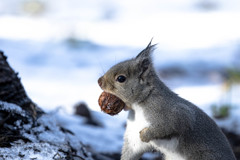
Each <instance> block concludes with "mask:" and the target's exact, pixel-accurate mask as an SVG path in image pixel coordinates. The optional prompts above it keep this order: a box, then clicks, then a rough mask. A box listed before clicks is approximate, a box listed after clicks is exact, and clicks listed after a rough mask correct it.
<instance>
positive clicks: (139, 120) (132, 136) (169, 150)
mask: <svg viewBox="0 0 240 160" xmlns="http://www.w3.org/2000/svg"><path fill="white" fill-rule="evenodd" d="M132 108H133V110H134V111H135V119H134V120H133V121H132V120H128V121H127V128H126V132H125V137H126V138H127V139H128V142H129V144H130V145H131V146H132V149H133V152H142V151H147V150H149V149H150V148H155V149H156V150H158V151H160V152H161V153H163V154H164V155H165V160H185V158H183V157H182V156H181V155H180V154H179V153H177V152H176V148H177V146H178V139H177V138H172V139H171V140H152V141H150V142H149V143H145V142H142V141H141V139H140V134H139V132H140V131H141V130H142V129H144V128H145V127H148V126H149V125H150V123H149V122H148V121H147V120H146V118H145V117H144V114H143V110H142V108H141V107H140V106H138V105H137V104H134V105H133V106H132Z"/></svg>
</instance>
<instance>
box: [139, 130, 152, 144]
mask: <svg viewBox="0 0 240 160" xmlns="http://www.w3.org/2000/svg"><path fill="white" fill-rule="evenodd" d="M148 131H149V129H148V128H147V127H146V128H143V129H142V130H141V131H140V132H139V133H140V139H141V140H142V141H143V142H149V141H150V137H149V134H148Z"/></svg>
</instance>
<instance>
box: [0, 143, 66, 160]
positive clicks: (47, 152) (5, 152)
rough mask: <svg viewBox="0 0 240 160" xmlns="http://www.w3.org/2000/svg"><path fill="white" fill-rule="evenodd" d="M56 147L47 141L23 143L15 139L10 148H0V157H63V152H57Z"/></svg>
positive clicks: (40, 159) (44, 158) (42, 159)
mask: <svg viewBox="0 0 240 160" xmlns="http://www.w3.org/2000/svg"><path fill="white" fill-rule="evenodd" d="M58 149H59V148H58V147H55V146H53V145H50V144H49V143H24V142H22V141H17V142H15V143H14V144H13V147H11V148H3V149H2V148H1V149H0V158H3V159H4V160H12V159H14V160H22V159H37V160H46V159H49V160H50V159H54V158H56V159H61V158H62V159H63V158H65V156H64V155H63V153H61V152H58Z"/></svg>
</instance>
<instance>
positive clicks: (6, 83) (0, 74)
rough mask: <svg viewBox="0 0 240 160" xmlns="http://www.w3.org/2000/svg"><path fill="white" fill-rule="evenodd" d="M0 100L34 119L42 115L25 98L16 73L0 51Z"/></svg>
mask: <svg viewBox="0 0 240 160" xmlns="http://www.w3.org/2000/svg"><path fill="white" fill-rule="evenodd" d="M0 100H2V101H5V102H8V103H14V104H16V105H18V106H20V107H21V108H22V109H23V110H25V111H26V112H27V113H28V114H29V115H31V117H33V118H34V119H36V117H37V113H43V112H42V110H41V109H40V108H38V107H37V106H36V104H35V103H34V102H33V101H32V100H31V99H30V98H29V97H28V96H27V94H26V92H25V90H24V87H23V85H22V84H21V81H20V78H19V77H18V73H16V72H15V71H14V70H13V69H12V68H11V67H10V65H9V64H8V62H7V57H6V56H5V55H4V54H3V52H2V51H0Z"/></svg>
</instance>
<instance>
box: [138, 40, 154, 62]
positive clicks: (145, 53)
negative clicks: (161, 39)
mask: <svg viewBox="0 0 240 160" xmlns="http://www.w3.org/2000/svg"><path fill="white" fill-rule="evenodd" d="M156 45H157V44H154V45H152V39H151V41H150V42H149V44H148V46H147V47H146V48H145V49H144V50H142V51H141V52H140V53H139V54H138V55H137V57H136V59H145V58H149V59H151V54H152V52H153V50H154V49H155V46H156Z"/></svg>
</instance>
